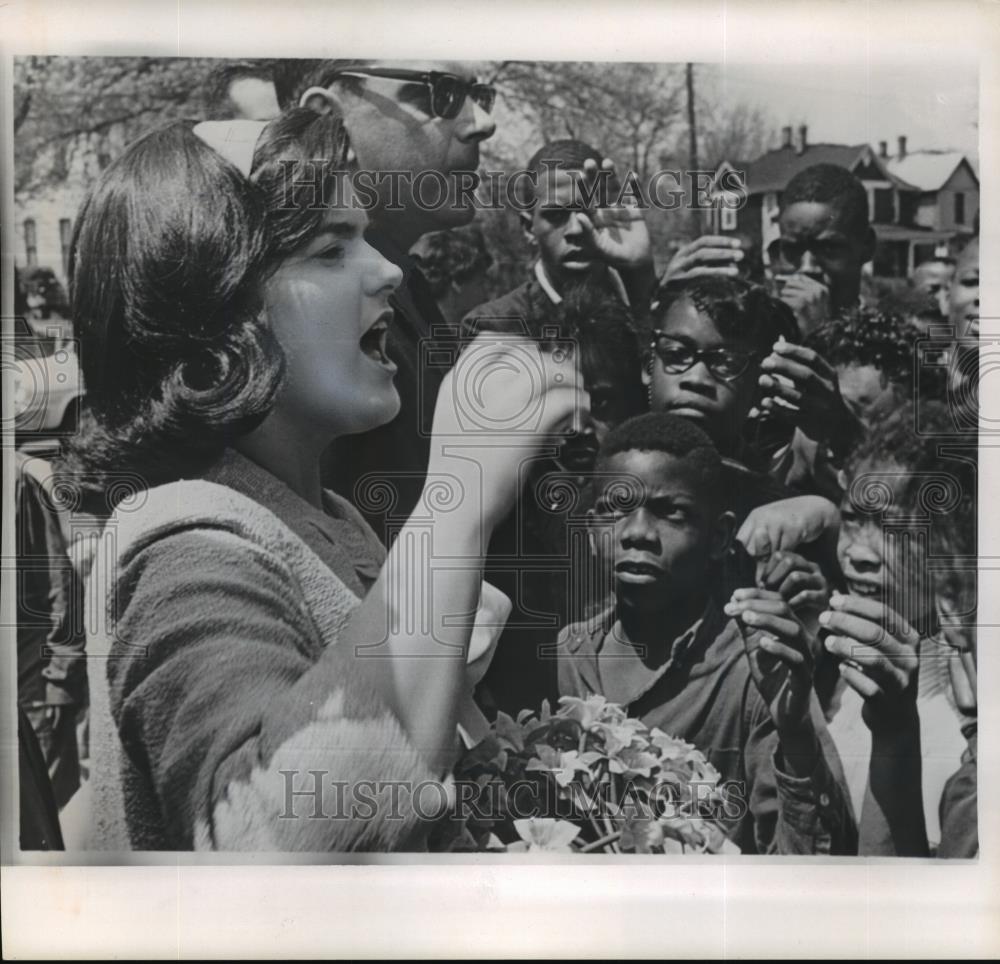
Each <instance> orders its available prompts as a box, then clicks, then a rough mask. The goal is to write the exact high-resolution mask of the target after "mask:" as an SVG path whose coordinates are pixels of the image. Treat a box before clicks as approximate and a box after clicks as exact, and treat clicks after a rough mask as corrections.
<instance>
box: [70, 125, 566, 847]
mask: <svg viewBox="0 0 1000 964" xmlns="http://www.w3.org/2000/svg"><path fill="white" fill-rule="evenodd" d="M350 159H351V153H350V149H349V146H348V143H347V138H346V135H345V132H344V130H343V127H342V125H341V123H340V121H339V119H337V118H336V117H334V116H333V115H331V114H327V115H325V116H320V115H318V114H316V113H313V112H311V111H309V110H300V109H296V110H293V111H290V112H288V113H286V114H284V115H282V116H281V117H279V118H277V119H275V120H273V121H271V122H268V123H266V124H265V123H261V122H255V121H215V122H204V123H201V124H197V125H194V124H192V123H191V122H180V123H174V124H171V125H169V126H167V127H164V128H162V129H160V130H157V131H154V132H152V133H151V134H149V135H147V136H146V137H144V138H142V139H141V140H139V141H137V142H135V143H134V144H132V145H131V146H130V147H129V148H128V149H127V150H126V151H125V152H124V154H123V155H122V156H121V157H120V158H119V159H118V160H117V161H116V162H115V163H114V164H112V165H111V166H110V167H109V168H108V170H107V171H105V173H104V175H103V176H102V178H101V180H100V182H99V183H98V184H97V185H96V186H95V188H94V190H93V191H92V193H91V194H90V196H89V197H88V199H87V200H86V202H85V204H84V206H83V209H82V211H81V214H80V217H79V219H78V223H77V229H76V235H75V239H74V245H73V253H72V260H73V268H72V271H73V277H72V291H73V299H74V318H75V319H76V322H77V325H78V334H79V337H80V341H81V354H82V364H83V369H84V376H85V379H86V382H87V387H88V392H89V398H90V408H91V412H90V416H89V418H88V425H87V427H86V431H85V432H84V433H83V434H81V436H80V437H79V438H78V439H77V440H76V442H75V444H74V446H73V451H72V452H71V454H70V457H69V459H68V464H69V467H70V468H71V470H73V471H75V472H77V473H78V477H79V478H80V479H81V480H87V481H89V482H90V483H94V482H95V481H96V482H97V483H98V484H103V485H109V484H111V483H113V482H114V480H115V475H116V473H122V472H128V473H130V476H131V477H133V478H141V479H142V480H143V483H142V484H141V485H138V486H137V487H136V488H135V489H134V490H133V491H132V492H131V493H130V494H128V495H127V497H124V498H122V499H121V500H120V501H119V502H118V504H117V506H116V509H115V511H114V513H113V514H112V516H111V518H110V520H109V522H108V531H109V533H111V536H110V537H109V538H107V539H105V541H104V543H103V548H102V552H101V554H99V555H98V558H97V559H96V561H95V565H94V567H93V569H92V573H91V577H90V578H91V581H92V584H91V587H90V593H89V598H90V599H95V598H97V599H100V600H101V602H100V603H98V604H97V605H98V606H99V608H100V611H99V612H97V613H93V614H91V619H90V620H88V625H100V626H101V630H100V631H99V632H94V633H92V635H91V637H90V639H89V640H88V647H89V654H90V655H91V656H92V657H106V658H105V659H93V660H92V661H91V664H90V665H91V667H92V670H91V687H92V706H93V722H92V758H93V778H92V780H91V781H90V782H91V797H92V799H91V804H92V806H91V811H90V813H91V819H90V822H89V826H90V832H89V835H88V839H87V841H86V842H85V846H87V847H89V848H91V849H102V850H122V849H128V848H131V849H159V850H178V849H192V848H194V849H249V850H268V851H274V850H318V851H329V850H359V849H360V850H387V849H410V848H418V847H420V846H422V841H423V839H424V836H425V834H426V831H427V828H428V823H429V821H431V820H432V819H434V817H435V816H436V815H438V814H440V813H441V812H442V811H443V810H444V809H445V808H446V806H447V802H448V796H449V793H448V787H447V781H446V779H445V775H446V773H447V771H448V768H449V766H450V764H451V762H452V760H453V758H454V753H455V749H456V746H455V743H456V729H457V722H458V719H459V714H460V709H461V707H462V706H463V705H464V701H465V700H466V699H467V693H468V687H469V682H468V678H467V676H466V674H467V671H468V669H471V668H467V660H468V658H469V650H470V637H472V634H473V630H474V628H475V625H474V624H475V620H474V614H475V613H476V612H477V607H478V608H479V609H480V610H483V609H492V610H498V609H501V608H502V607H501V606H499V605H498V604H493V602H492V601H491V600H489V599H487V598H486V597H487V596H488V595H489V593H488V590H487V589H486V588H484V584H483V583H482V564H483V561H482V556H483V553H484V551H485V549H484V547H485V546H486V545H487V544H488V542H489V535H490V532H491V531H492V528H493V526H494V525H495V524H496V521H497V520H498V519H499V518H502V517H503V515H504V514H505V513H506V512H507V510H508V509H509V507H510V505H511V503H512V501H513V499H514V498H515V497H516V494H517V487H518V479H517V466H518V464H519V463H520V461H521V460H522V458H529V457H531V455H532V454H533V453H534V452H535V450H536V449H537V447H538V445H539V444H540V443H541V441H542V439H543V438H544V437H545V435H546V434H547V433H549V432H550V431H551V430H552V428H553V426H554V425H555V424H556V423H557V422H558V421H559V420H561V419H563V418H565V416H566V414H567V413H568V412H569V411H571V410H572V408H573V406H575V405H579V404H580V401H579V399H577V398H576V397H575V393H574V391H573V390H572V389H570V388H567V387H562V385H564V384H566V380H565V379H563V380H562V382H561V381H560V379H561V376H560V375H559V372H558V366H557V365H556V364H555V362H554V361H553V360H552V359H551V358H549V359H545V358H542V357H541V356H540V355H539V357H538V358H537V359H536V360H535V362H534V363H533V364H532V365H530V366H528V368H527V369H525V368H524V366H518V365H517V364H514V363H513V362H512V359H515V360H516V358H519V357H523V356H524V352H525V350H526V348H525V346H523V345H521V344H520V343H517V344H516V346H515V345H514V344H513V343H511V341H510V340H508V341H504V340H503V339H493V340H492V341H491V343H490V344H488V345H483V346H481V348H482V350H481V352H480V357H479V358H478V359H476V362H477V363H478V364H480V365H483V366H485V369H486V370H488V371H490V372H492V374H491V377H490V378H488V379H487V380H486V381H485V383H483V384H482V385H481V390H480V391H477V392H474V393H472V394H471V395H469V396H468V397H466V395H464V394H463V392H462V391H459V389H460V388H461V385H462V384H464V383H460V382H459V380H458V379H457V376H456V377H455V378H452V376H449V379H447V380H446V381H445V389H444V390H443V391H442V393H441V397H440V400H439V403H438V406H437V409H436V411H435V418H434V438H433V439H432V445H431V462H430V465H429V471H428V482H427V490H426V491H425V498H424V499H422V501H421V504H420V507H419V508H418V510H417V512H416V513H415V515H414V517H413V518H412V519H411V520H410V521H409V522H408V523H407V524H406V526H405V527H404V528H403V531H402V533H401V534H400V536H399V538H398V540H397V541H396V543H395V545H394V548H393V549H392V551H391V552H389V554H388V555H386V553H385V550H384V549H383V547H382V546H381V544H380V543H379V541H378V539H377V538H376V537H375V535H374V533H373V532H372V531H371V530H370V529H369V528H368V526H367V525H366V524H365V523H364V521H363V520H362V518H361V516H360V515H359V514H358V512H357V511H356V510H355V509H354V507H353V506H352V505H351V504H350V503H349V502H347V501H346V500H344V499H342V498H340V497H338V496H336V495H334V494H333V493H331V492H327V491H324V490H323V489H322V487H321V485H320V468H319V466H320V456H321V453H322V452H323V450H324V449H325V448H326V447H327V446H328V445H329V444H330V442H331V441H332V440H333V439H335V438H337V437H338V436H340V435H344V434H354V433H358V432H363V431H367V430H369V429H371V428H374V427H376V426H378V425H381V424H383V423H385V422H387V421H389V420H390V419H392V418H393V417H394V416H395V415H396V413H397V411H398V409H399V396H398V395H397V393H396V390H395V387H394V385H393V375H394V373H395V365H394V364H393V362H392V361H391V359H390V358H388V356H387V355H386V352H385V338H386V333H387V330H388V326H389V324H390V323H391V321H392V310H391V308H390V306H389V301H388V299H389V296H390V295H391V294H392V292H393V291H394V290H395V288H396V286H397V285H398V284H399V282H400V278H401V275H400V272H399V269H398V268H396V267H395V266H394V265H393V264H392V263H391V262H389V261H387V260H386V259H384V258H383V257H382V256H381V255H380V254H378V253H377V252H376V251H375V250H374V249H373V248H372V247H371V246H370V245H368V243H367V242H366V241H365V237H364V231H365V228H366V226H367V216H366V214H365V212H364V211H363V210H362V209H361V208H360V206H359V205H357V204H356V203H354V196H353V192H352V190H351V186H350V178H349V176H348V175H349V173H350ZM528 350H530V348H529V349H528ZM536 354H537V350H536ZM532 368H533V369H534V371H536V372H537V371H538V370H541V371H543V372H544V373H545V377H544V378H543V379H542V380H541V381H539V380H538V378H537V376H536V377H534V378H533V377H532V370H531V369H532ZM525 404H534V405H536V407H537V406H540V409H539V411H540V412H541V413H542V417H541V418H539V419H538V420H537V422H536V423H535V430H534V431H533V432H523V431H522V432H520V434H518V436H517V437H516V438H514V439H512V440H511V439H509V438H505V442H509V443H510V444H508V445H507V446H506V447H504V448H499V447H498V446H491V445H490V441H491V440H490V438H489V436H490V434H491V432H493V431H495V430H494V429H493V428H491V426H498V427H499V429H502V427H503V426H506V425H509V424H510V423H511V419H512V418H513V417H515V416H516V415H517V413H518V412H519V411H520V410H521V408H522V407H523V406H524V405H525ZM463 406H465V407H466V408H468V407H470V406H471V408H472V410H471V411H469V410H464V411H462V412H461V414H462V416H463V417H462V418H460V417H459V414H460V413H459V411H458V410H459V409H460V408H462V407H463ZM470 419H471V424H472V426H473V427H472V429H469V428H468V427H467V426H468V425H469V424H470ZM499 429H497V430H499ZM446 440H447V442H448V443H449V444H448V445H446V444H445V442H446ZM472 445H475V446H476V449H475V455H476V458H475V460H470V459H469V458H467V457H465V456H467V455H468V454H469V453H470V446H472ZM455 451H461V452H462V457H459V456H457V455H455V454H452V453H453V452H455ZM388 481H389V482H390V483H391V480H388ZM119 488H121V487H119ZM456 559H462V561H463V565H462V567H461V568H458V567H457V566H456V565H455V561H456ZM435 569H437V570H438V571H434V570H435ZM432 571H433V578H431V574H432ZM415 573H423V574H426V582H425V584H424V585H422V586H420V585H414V579H413V578H412V576H413V574H415ZM95 580H107V581H106V582H102V583H99V584H98V585H97V586H96V587H95V585H94V584H93V583H94V581H95ZM456 617H461V618H456ZM386 657H391V658H386ZM430 657H433V658H430Z"/></svg>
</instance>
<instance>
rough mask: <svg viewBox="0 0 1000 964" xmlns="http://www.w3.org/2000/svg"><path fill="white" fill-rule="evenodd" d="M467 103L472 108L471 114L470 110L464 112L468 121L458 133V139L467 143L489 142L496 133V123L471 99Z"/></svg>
mask: <svg viewBox="0 0 1000 964" xmlns="http://www.w3.org/2000/svg"><path fill="white" fill-rule="evenodd" d="M466 103H467V105H468V106H469V107H471V112H470V111H469V110H468V108H467V109H466V110H465V112H464V114H465V116H466V118H467V119H466V120H464V122H463V124H462V126H461V128H460V130H459V132H458V139H459V140H460V141H465V142H469V141H476V142H478V141H488V140H489V139H490V138H491V137H492V136H493V135H494V134H495V133H496V129H497V124H496V121H495V120H493V118H492V116H491V115H490V114H488V113H486V111H484V110H483V109H482V107H480V106H479V104H477V103H476V102H475V101H474V100H473V99H472V98H471V97H470V98H469V100H468V101H467V102H466Z"/></svg>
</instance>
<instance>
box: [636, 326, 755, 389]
mask: <svg viewBox="0 0 1000 964" xmlns="http://www.w3.org/2000/svg"><path fill="white" fill-rule="evenodd" d="M652 349H653V351H654V352H655V354H656V357H657V358H659V359H660V362H661V363H662V365H663V370H664V371H665V372H668V373H669V374H671V375H680V374H681V373H682V372H686V371H688V370H689V369H691V368H694V366H695V365H697V364H698V362H699V361H703V362H704V363H705V367H706V368H707V369H708V370H709V371H710V372H711V373H712V375H714V376H715V377H716V378H721V379H722V380H723V381H726V382H731V381H732V380H733V379H734V378H739V377H740V375H742V374H743V373H744V372H745V371H746V370H747V368H749V367H750V364H751V363H752V362H753V361H755V360H757V359H759V358H760V357H761V356H760V355H759V354H756V353H754V352H747V351H736V350H735V349H733V348H693V347H692V346H691V345H689V344H687V343H686V342H683V341H678V340H677V339H676V338H671V337H670V336H669V335H666V334H664V333H663V332H662V331H654V332H653V344H652Z"/></svg>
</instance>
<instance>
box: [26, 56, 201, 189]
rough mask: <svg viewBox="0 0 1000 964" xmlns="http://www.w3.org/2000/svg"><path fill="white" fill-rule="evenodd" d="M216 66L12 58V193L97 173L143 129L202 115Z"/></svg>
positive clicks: (182, 61)
mask: <svg viewBox="0 0 1000 964" xmlns="http://www.w3.org/2000/svg"><path fill="white" fill-rule="evenodd" d="M214 63H216V61H212V60H208V59H187V58H180V57H37V56H30V57H18V58H16V59H15V61H14V133H15V135H16V139H15V157H14V161H15V185H14V188H15V191H16V192H17V193H19V194H21V195H24V194H31V193H34V192H37V191H38V190H40V189H42V188H44V187H46V186H48V185H51V184H58V183H60V182H62V181H64V180H65V179H66V178H67V176H68V175H69V174H70V172H71V171H72V170H74V166H75V165H77V164H84V162H86V163H85V164H84V166H85V168H86V171H87V173H90V172H93V173H99V172H100V171H101V170H103V169H104V168H105V167H107V165H108V164H109V163H111V161H112V160H113V158H114V157H115V156H116V154H117V153H118V152H119V151H120V150H121V149H122V147H124V145H126V144H127V143H128V142H129V141H131V140H133V139H134V138H136V137H137V136H138V135H139V134H141V133H144V132H145V131H147V130H149V129H150V128H151V127H153V126H156V125H158V124H161V123H165V122H167V121H169V120H174V119H176V118H179V117H198V116H199V115H200V114H201V113H202V109H203V104H202V102H201V91H202V88H203V85H204V81H205V78H206V77H207V75H208V72H209V71H210V70H211V68H212V66H213V64H214Z"/></svg>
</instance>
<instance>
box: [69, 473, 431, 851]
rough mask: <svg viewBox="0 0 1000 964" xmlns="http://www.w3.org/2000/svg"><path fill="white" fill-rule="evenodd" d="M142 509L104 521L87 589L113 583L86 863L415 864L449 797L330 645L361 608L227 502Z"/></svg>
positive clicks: (166, 493)
mask: <svg viewBox="0 0 1000 964" xmlns="http://www.w3.org/2000/svg"><path fill="white" fill-rule="evenodd" d="M144 498H145V502H144V504H142V505H141V507H140V508H139V509H138V510H137V509H135V508H134V507H133V508H132V510H131V511H126V510H124V509H119V511H118V512H116V513H115V514H114V515H113V516H112V518H111V520H110V521H109V523H108V526H109V529H108V530H107V531H108V532H109V533H110V534H111V537H110V538H106V539H105V541H104V545H105V547H107V548H106V552H105V554H104V555H103V556H100V557H98V558H97V560H96V561H95V565H94V569H93V570H92V575H91V579H94V578H98V577H99V576H102V574H105V573H106V574H110V577H108V576H103V578H107V579H108V585H107V593H106V597H105V598H106V601H107V609H106V617H107V619H106V620H98V622H100V623H101V624H102V626H103V629H104V631H103V632H100V633H96V634H92V635H91V637H90V639H89V640H88V653H89V655H90V656H91V657H92V658H94V660H95V662H94V663H93V664H92V665H93V666H94V669H93V672H92V677H93V681H94V682H93V685H92V697H91V699H92V707H93V709H92V723H91V727H92V728H91V753H92V765H93V776H92V782H93V791H92V793H93V812H92V817H91V832H90V839H89V841H88V845H87V846H88V849H92V850H104V851H109V850H116V851H120V850H126V849H136V850H164V849H166V850H185V849H196V850H256V851H299V850H304V851H331V850H333V851H347V850H393V849H412V848H414V847H419V846H420V841H421V838H422V835H423V833H424V832H425V829H426V828H425V824H426V820H428V819H432V818H433V817H434V816H435V815H436V813H437V812H438V811H440V810H442V809H444V801H445V798H446V796H447V793H446V791H445V790H444V788H443V787H442V786H441V784H440V783H439V782H438V781H437V780H436V778H435V775H434V774H433V773H431V772H430V770H429V769H428V768H427V766H426V765H425V763H424V761H423V758H422V757H421V756H420V755H419V753H418V752H417V750H416V749H415V748H414V747H413V746H412V745H411V744H410V743H409V741H408V739H407V737H406V735H405V733H404V732H403V730H402V727H401V726H400V724H399V722H398V720H397V719H396V717H395V716H394V715H393V714H392V713H391V711H390V710H389V709H388V708H387V707H386V705H385V704H384V702H383V700H382V699H381V697H380V695H379V693H378V691H377V689H376V687H375V686H374V683H373V682H372V680H371V679H370V678H369V668H368V667H367V666H366V665H365V662H364V660H360V659H358V658H356V656H355V652H354V648H353V647H347V646H338V645H336V643H337V640H338V637H339V635H340V633H341V631H342V629H343V627H344V625H345V622H346V621H347V619H348V617H349V616H350V613H351V611H352V610H353V609H354V607H355V606H356V605H357V604H358V602H359V600H358V597H357V596H356V595H355V594H354V593H353V592H352V591H351V590H350V589H349V588H348V587H347V586H346V585H345V584H344V582H343V581H342V580H341V579H340V578H339V577H338V575H337V574H336V573H334V572H333V571H332V570H331V568H330V567H328V566H327V565H324V563H323V562H322V561H321V560H320V559H319V557H318V556H317V555H316V553H315V552H313V550H312V549H310V548H309V546H308V545H306V543H305V542H304V541H303V540H302V539H301V538H300V537H299V536H298V535H296V534H295V532H293V531H292V529H291V528H290V527H289V526H288V525H286V524H285V523H284V522H282V521H281V520H280V519H279V518H278V517H277V516H276V515H275V514H274V513H273V512H271V511H270V510H269V509H267V508H265V507H264V506H263V505H261V504H260V503H259V502H257V501H255V500H254V499H252V498H249V497H248V496H246V495H243V494H241V493H240V492H237V491H235V490H234V489H232V488H230V487H229V486H226V485H219V484H216V483H213V482H209V481H204V480H195V481H181V482H175V483H171V484H168V485H163V486H159V487H156V488H153V489H150V490H148V492H146V493H144ZM100 595H103V594H100ZM94 596H95V593H94V592H89V593H88V599H92V598H94ZM94 623H95V621H94V619H93V614H91V615H90V617H89V618H88V625H94ZM101 662H103V665H101ZM415 787H416V788H420V789H421V792H422V794H423V795H422V797H421V798H420V799H417V800H415V799H414V797H413V796H412V793H411V792H410V791H411V789H412V788H415ZM401 788H402V789H401ZM429 791H430V792H429ZM435 808H436V809H435Z"/></svg>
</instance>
